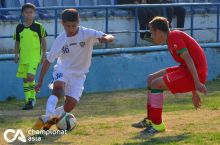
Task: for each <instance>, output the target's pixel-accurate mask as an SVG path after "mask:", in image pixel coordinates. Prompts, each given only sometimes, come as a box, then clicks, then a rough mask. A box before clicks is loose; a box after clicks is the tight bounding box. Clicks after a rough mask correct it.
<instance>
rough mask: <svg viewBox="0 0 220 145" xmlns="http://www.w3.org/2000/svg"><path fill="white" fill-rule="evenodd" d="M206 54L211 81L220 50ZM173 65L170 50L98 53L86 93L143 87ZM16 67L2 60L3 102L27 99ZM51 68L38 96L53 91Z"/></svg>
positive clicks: (0, 91) (218, 70)
mask: <svg viewBox="0 0 220 145" xmlns="http://www.w3.org/2000/svg"><path fill="white" fill-rule="evenodd" d="M205 53H206V56H207V60H208V65H209V74H208V80H212V79H215V78H216V77H217V76H218V75H220V50H219V49H215V48H205ZM173 65H177V64H176V63H175V62H174V61H173V59H172V58H171V55H170V54H169V52H167V51H160V52H149V53H135V54H116V55H105V56H95V57H93V61H92V65H91V68H90V72H89V73H88V75H87V80H86V82H85V92H104V91H114V90H123V89H136V88H144V87H146V78H147V76H148V74H150V73H152V72H155V71H157V70H159V69H162V68H165V67H168V66H173ZM17 67H18V66H17V64H15V63H14V62H13V61H0V74H1V75H0V81H1V87H0V100H1V101H3V100H6V99H7V97H16V98H19V99H21V98H24V94H23V86H22V80H21V79H18V78H16V77H15V76H16V72H17ZM52 69H53V68H52V67H51V68H50V69H49V71H48V73H47V74H46V76H45V80H44V85H43V87H42V89H41V92H40V93H39V94H38V96H39V97H42V96H48V95H49V94H50V90H49V89H48V87H47V85H48V84H49V82H50V81H51V73H52ZM38 75H39V73H38Z"/></svg>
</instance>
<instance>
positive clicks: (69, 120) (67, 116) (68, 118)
mask: <svg viewBox="0 0 220 145" xmlns="http://www.w3.org/2000/svg"><path fill="white" fill-rule="evenodd" d="M56 125H57V128H58V129H60V130H67V131H71V130H73V129H74V128H75V127H76V117H75V116H74V115H73V114H71V113H67V112H64V113H63V114H62V115H61V117H60V119H59V121H58V122H57V124H56Z"/></svg>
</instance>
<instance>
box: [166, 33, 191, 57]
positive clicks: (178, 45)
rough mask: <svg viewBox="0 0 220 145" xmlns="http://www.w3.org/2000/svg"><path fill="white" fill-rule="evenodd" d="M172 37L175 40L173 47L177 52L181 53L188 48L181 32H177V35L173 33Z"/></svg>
mask: <svg viewBox="0 0 220 145" xmlns="http://www.w3.org/2000/svg"><path fill="white" fill-rule="evenodd" d="M170 39H171V40H172V42H173V43H172V44H171V45H173V46H172V48H173V49H174V51H175V52H176V54H178V55H179V54H181V53H183V52H184V51H186V50H187V46H186V43H185V42H184V39H183V38H182V37H181V35H180V34H178V33H175V35H172V37H171V38H170Z"/></svg>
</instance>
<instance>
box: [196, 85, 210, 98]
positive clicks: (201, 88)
mask: <svg viewBox="0 0 220 145" xmlns="http://www.w3.org/2000/svg"><path fill="white" fill-rule="evenodd" d="M195 87H196V90H198V91H199V92H201V93H203V94H204V95H207V92H208V91H207V88H206V86H205V85H204V84H202V83H200V82H199V83H197V84H196V86H195Z"/></svg>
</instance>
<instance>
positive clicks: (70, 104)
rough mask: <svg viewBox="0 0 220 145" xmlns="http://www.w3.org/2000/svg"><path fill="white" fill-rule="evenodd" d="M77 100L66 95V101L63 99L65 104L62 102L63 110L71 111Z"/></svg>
mask: <svg viewBox="0 0 220 145" xmlns="http://www.w3.org/2000/svg"><path fill="white" fill-rule="evenodd" d="M77 103H78V102H77V100H76V99H74V98H72V97H69V96H66V101H65V104H64V110H65V112H71V111H72V110H73V109H74V108H75V106H76V105H77Z"/></svg>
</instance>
